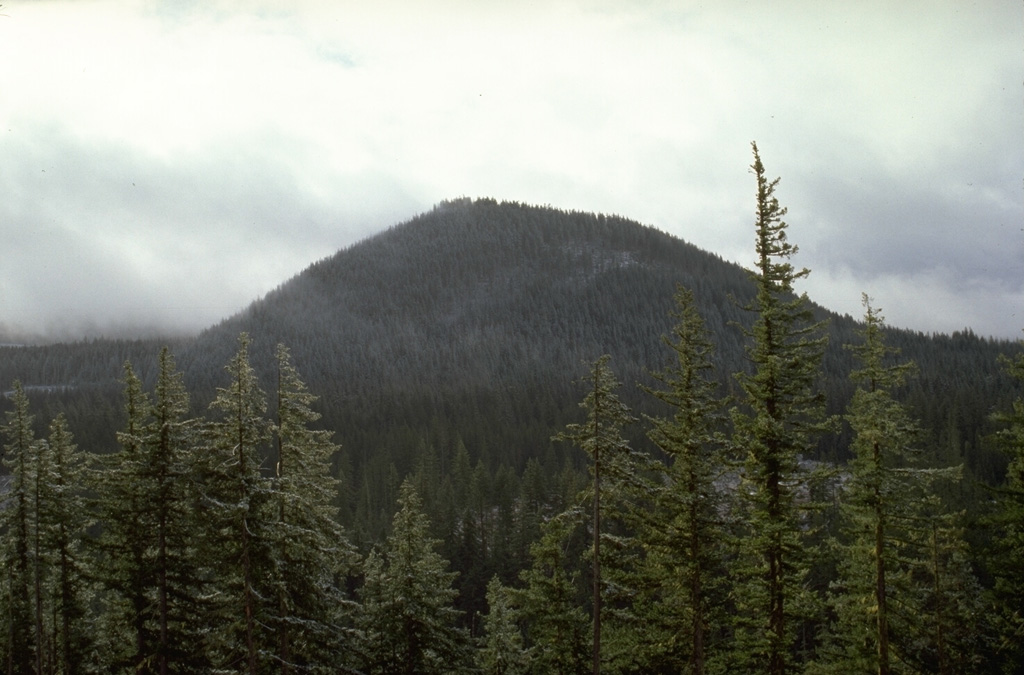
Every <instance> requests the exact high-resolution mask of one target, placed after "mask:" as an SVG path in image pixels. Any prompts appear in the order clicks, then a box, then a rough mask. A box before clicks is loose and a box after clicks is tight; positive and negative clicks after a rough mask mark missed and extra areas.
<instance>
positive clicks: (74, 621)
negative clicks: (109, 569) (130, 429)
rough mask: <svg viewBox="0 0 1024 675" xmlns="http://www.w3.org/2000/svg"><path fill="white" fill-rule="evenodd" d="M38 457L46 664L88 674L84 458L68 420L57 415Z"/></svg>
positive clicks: (58, 669)
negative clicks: (46, 575) (46, 580)
mask: <svg viewBox="0 0 1024 675" xmlns="http://www.w3.org/2000/svg"><path fill="white" fill-rule="evenodd" d="M40 448H41V449H45V453H44V452H40V453H39V456H40V457H45V461H42V462H40V467H39V468H40V471H39V473H38V475H37V483H38V485H39V490H38V491H39V493H40V494H41V497H42V498H41V502H40V507H39V512H38V525H37V527H38V531H39V532H40V535H41V536H40V539H41V541H42V547H43V552H44V553H43V555H42V556H41V557H42V559H43V560H45V561H46V564H47V566H49V567H51V569H52V571H51V576H52V577H53V579H52V580H51V583H50V584H49V588H48V589H47V590H48V596H49V597H47V598H45V600H44V602H45V609H46V612H45V613H46V615H47V617H48V620H49V621H51V622H52V625H51V626H50V628H49V630H48V631H47V632H48V633H49V635H50V644H51V647H50V648H49V651H50V652H51V653H50V655H49V657H48V659H47V661H48V662H49V664H50V668H52V671H53V672H59V673H63V674H64V675H72V674H74V673H85V672H89V671H90V660H91V659H90V655H91V642H92V635H91V633H90V631H89V624H88V620H87V615H86V610H87V603H88V600H89V595H88V588H87V584H88V581H87V579H88V575H89V570H88V569H87V562H86V559H85V556H84V552H83V548H82V542H83V540H84V538H85V535H86V529H87V528H88V526H89V525H90V523H89V515H88V512H87V510H86V506H85V499H84V497H83V490H84V487H85V484H84V478H85V470H86V458H85V456H84V455H83V454H82V453H81V452H80V451H79V449H78V446H77V445H76V444H75V443H74V439H73V437H72V435H71V431H70V430H69V429H68V426H67V420H66V419H65V418H64V415H63V414H59V415H58V416H57V417H56V418H54V420H53V422H51V424H50V434H49V437H48V439H47V442H46V443H45V444H41V445H40Z"/></svg>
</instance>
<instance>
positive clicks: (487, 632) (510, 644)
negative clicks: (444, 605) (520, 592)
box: [477, 576, 529, 675]
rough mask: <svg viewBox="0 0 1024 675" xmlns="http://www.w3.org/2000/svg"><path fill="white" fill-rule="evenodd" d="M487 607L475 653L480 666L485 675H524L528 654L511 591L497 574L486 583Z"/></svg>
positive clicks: (527, 665)
mask: <svg viewBox="0 0 1024 675" xmlns="http://www.w3.org/2000/svg"><path fill="white" fill-rule="evenodd" d="M487 608H488V611H487V615H486V616H485V617H484V639H483V641H482V645H481V648H480V650H479V652H478V653H477V662H478V665H479V667H480V670H481V671H483V672H484V673H486V674H487V675H521V674H522V675H525V673H527V672H529V654H528V653H527V651H526V648H525V647H524V645H523V634H522V632H520V630H519V623H518V615H519V612H518V610H517V608H516V607H515V604H514V593H513V592H512V590H511V589H509V588H506V587H505V586H503V585H502V583H501V580H500V579H498V577H497V576H494V577H491V580H490V582H488V584H487Z"/></svg>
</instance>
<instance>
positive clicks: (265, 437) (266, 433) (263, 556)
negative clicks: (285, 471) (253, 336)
mask: <svg viewBox="0 0 1024 675" xmlns="http://www.w3.org/2000/svg"><path fill="white" fill-rule="evenodd" d="M226 370H227V372H228V374H229V376H230V380H229V382H228V385H227V386H226V387H222V388H219V389H218V392H217V398H216V399H214V401H213V403H211V404H210V408H211V410H213V411H214V412H217V413H219V419H218V420H217V421H215V422H212V423H211V424H210V429H209V432H208V433H209V440H208V446H207V448H205V449H204V450H205V453H206V456H205V457H204V458H203V460H202V468H201V473H200V480H199V490H200V495H199V507H200V513H201V514H202V517H203V518H204V519H206V520H207V521H208V523H209V525H207V528H206V531H205V533H204V534H205V535H206V537H205V541H204V542H202V543H203V548H204V557H205V560H206V564H207V565H209V567H210V568H211V569H212V570H213V571H215V572H216V574H217V578H216V592H217V602H216V606H215V608H214V612H213V613H212V615H211V616H212V618H213V619H214V621H215V624H214V626H213V631H214V632H213V634H212V636H211V638H210V639H211V651H212V653H213V654H214V660H215V663H218V664H220V665H221V666H222V667H227V668H231V669H237V670H238V671H240V672H247V673H256V672H258V671H259V670H260V669H261V667H262V661H263V659H264V658H265V657H264V656H263V655H262V653H261V650H262V646H263V645H264V644H267V643H271V642H272V640H273V638H272V636H271V634H270V633H269V631H267V626H268V625H269V620H268V619H269V614H270V611H271V610H270V607H269V605H270V602H271V598H274V597H275V593H274V588H273V582H272V580H273V562H272V557H271V556H272V554H271V547H272V532H271V522H272V515H271V514H272V505H271V499H272V485H271V480H270V478H269V477H268V476H267V475H266V474H265V473H264V470H263V464H264V457H265V456H266V451H267V444H268V443H269V441H270V436H271V425H270V422H269V420H267V419H266V417H265V413H266V395H265V394H264V392H263V390H262V389H261V388H260V386H259V382H258V381H257V379H256V373H255V371H254V370H253V369H252V366H251V365H250V363H249V339H248V336H247V335H245V334H244V333H243V334H242V335H241V337H240V338H239V341H238V352H237V353H236V354H235V356H234V357H233V358H232V359H231V360H230V362H229V363H228V365H227V367H226Z"/></svg>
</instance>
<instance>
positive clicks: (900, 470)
mask: <svg viewBox="0 0 1024 675" xmlns="http://www.w3.org/2000/svg"><path fill="white" fill-rule="evenodd" d="M863 302H864V308H865V316H864V327H863V330H862V336H863V342H862V343H861V344H859V345H847V348H849V349H852V350H853V351H854V353H855V354H856V356H857V358H858V360H859V362H860V369H858V370H855V371H854V372H853V373H851V375H850V377H851V379H852V380H854V381H855V382H857V383H858V384H859V387H858V389H857V391H856V392H855V393H854V396H853V400H852V402H851V403H850V406H849V412H848V414H847V420H848V421H849V423H850V426H851V428H852V430H853V434H854V436H853V444H852V451H853V455H854V457H853V460H852V461H851V462H850V464H849V473H850V475H849V479H848V480H847V481H846V483H845V489H844V490H843V495H842V512H843V517H844V518H843V528H842V529H843V541H842V542H841V544H840V555H839V561H840V566H839V576H840V578H839V580H838V581H837V583H836V584H835V591H837V592H836V594H835V603H836V614H837V617H838V627H837V630H836V631H835V633H836V636H837V639H838V642H839V644H840V645H841V647H840V651H839V653H838V654H836V655H835V656H834V657H833V663H834V664H837V665H841V666H842V667H844V668H849V669H851V670H858V671H862V672H864V671H870V672H877V673H879V675H885V674H887V673H890V672H892V668H893V662H894V658H893V656H894V655H893V647H892V646H891V645H890V637H891V633H892V628H891V618H890V610H889V606H890V604H891V600H890V595H891V593H892V591H893V590H894V589H895V588H896V587H897V585H898V582H899V580H900V577H899V573H900V569H899V558H898V554H899V553H900V542H902V541H905V540H906V537H907V536H908V535H907V533H906V527H907V518H908V517H910V516H911V515H912V513H913V505H914V504H915V503H916V502H917V501H918V500H920V499H921V498H922V497H923V496H924V495H923V490H922V485H921V481H920V480H918V479H917V474H916V472H914V471H913V470H911V469H910V468H908V464H909V462H910V460H911V455H912V452H913V450H912V446H913V442H914V440H915V439H916V437H917V435H918V428H917V425H916V424H915V423H914V422H913V421H912V420H911V419H910V418H909V416H908V414H907V412H906V410H905V408H904V407H903V406H902V405H901V404H900V403H898V402H897V401H895V400H894V399H893V391H894V390H895V389H896V388H898V387H900V386H902V385H903V383H904V382H905V379H906V376H907V374H908V373H909V372H910V371H911V370H913V368H914V365H913V364H912V363H903V364H898V365H889V364H888V360H889V357H890V355H892V354H895V353H896V350H895V349H892V348H889V347H887V346H886V344H885V341H884V335H883V332H882V331H883V327H884V322H883V318H882V316H881V314H879V312H878V311H877V310H876V309H875V308H873V307H872V306H871V304H870V300H869V298H868V297H867V296H866V295H865V296H864V298H863ZM901 591H902V593H901V594H905V593H907V592H909V591H908V589H906V588H903V589H901ZM906 600H907V598H904V602H906Z"/></svg>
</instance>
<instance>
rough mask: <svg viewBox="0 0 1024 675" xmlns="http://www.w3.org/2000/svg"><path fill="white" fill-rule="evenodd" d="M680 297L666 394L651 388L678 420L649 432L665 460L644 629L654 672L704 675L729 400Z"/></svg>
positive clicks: (719, 599)
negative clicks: (723, 396)
mask: <svg viewBox="0 0 1024 675" xmlns="http://www.w3.org/2000/svg"><path fill="white" fill-rule="evenodd" d="M675 299H676V309H675V311H674V312H673V314H672V315H673V317H674V318H675V319H676V320H677V322H676V324H675V326H674V327H673V329H672V335H671V338H669V337H665V338H664V342H665V344H666V345H668V347H669V348H670V349H671V350H672V352H673V353H674V355H675V359H674V363H673V365H672V366H670V367H668V368H666V369H665V370H664V371H662V372H659V373H655V374H654V375H655V378H656V379H657V380H658V381H659V382H660V383H661V385H662V386H663V387H664V388H663V389H661V390H652V389H647V391H648V392H649V393H652V394H653V395H654V396H656V397H657V398H658V399H660V400H661V401H663V402H664V403H666V404H668V406H670V408H671V409H672V417H670V418H664V417H656V418H651V419H650V421H651V424H652V428H651V430H650V432H649V435H650V437H651V439H652V440H653V441H654V442H655V443H656V444H657V445H658V447H659V448H661V450H662V451H663V452H664V453H665V456H666V457H667V458H668V462H669V463H668V464H667V465H666V466H663V469H662V470H663V479H662V481H661V487H660V489H658V490H657V491H656V493H655V499H654V503H653V507H652V509H651V511H650V516H649V518H648V519H647V522H646V523H645V527H644V530H643V534H642V537H643V540H644V542H645V545H646V547H647V550H648V555H647V560H646V565H645V567H646V569H645V574H646V575H647V576H648V577H649V580H648V582H647V583H648V585H649V586H650V587H651V588H652V593H651V595H652V597H651V598H649V599H648V601H647V603H648V607H647V611H646V618H647V620H646V621H645V622H644V624H645V625H644V632H645V634H646V638H647V639H646V642H647V643H648V644H650V645H652V646H653V648H654V649H656V652H657V653H655V654H652V655H651V656H650V657H649V658H650V659H652V662H651V667H652V668H656V669H659V670H664V669H678V670H683V669H684V668H685V669H686V671H687V672H690V673H693V674H694V675H700V674H701V673H704V672H706V671H707V670H708V666H707V664H708V661H709V660H712V659H713V655H714V654H715V651H716V647H717V648H720V646H721V645H720V641H721V639H722V637H723V625H724V623H725V621H724V608H725V607H726V598H725V588H724V584H723V583H722V582H723V581H724V578H725V570H724V563H725V557H726V555H727V549H726V547H725V541H726V538H727V536H726V533H727V528H726V524H725V522H724V515H723V503H722V496H721V495H720V493H719V487H718V485H717V483H718V481H720V480H721V479H722V476H723V471H724V466H725V463H724V456H723V453H722V443H723V441H722V438H721V432H720V429H721V424H722V423H723V422H724V404H723V402H722V400H721V399H719V398H718V397H717V395H716V388H717V383H716V382H715V380H714V379H713V377H712V370H713V368H712V365H711V354H712V350H713V347H712V345H711V341H710V338H709V336H708V333H707V329H706V328H705V326H704V322H703V320H702V319H701V317H700V315H699V314H698V312H697V308H696V305H695V302H694V297H693V293H692V292H691V291H689V290H688V289H684V288H682V287H679V288H678V289H677V291H676V298H675ZM716 640H717V641H718V642H719V644H716Z"/></svg>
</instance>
